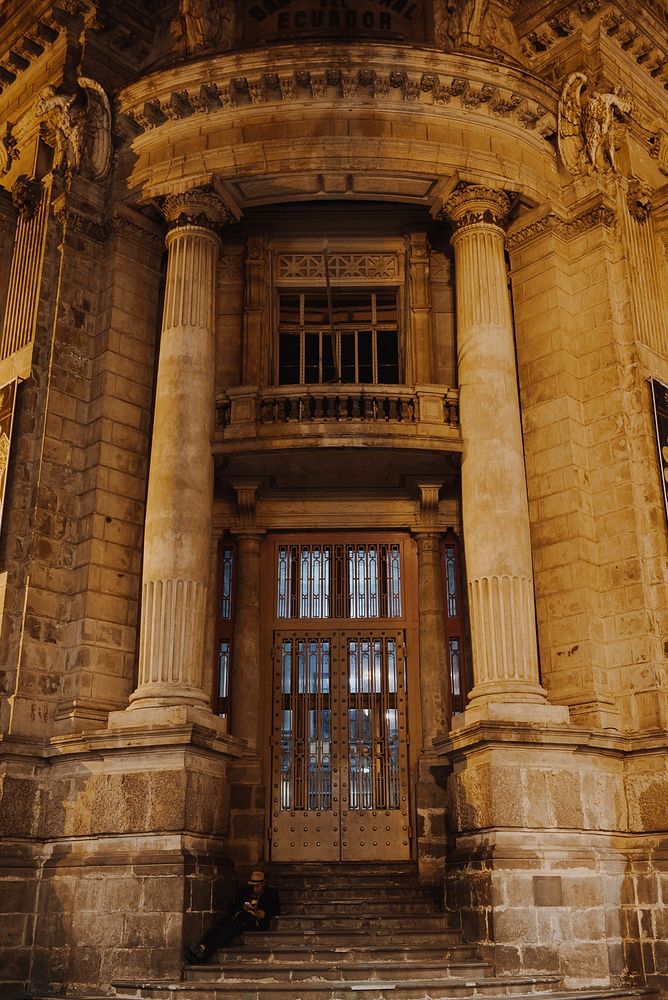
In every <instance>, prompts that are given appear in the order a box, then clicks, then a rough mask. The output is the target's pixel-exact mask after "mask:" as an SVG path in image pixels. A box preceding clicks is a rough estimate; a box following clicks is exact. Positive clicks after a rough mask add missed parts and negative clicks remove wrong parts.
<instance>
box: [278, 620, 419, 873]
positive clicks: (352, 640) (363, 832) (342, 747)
mask: <svg viewBox="0 0 668 1000" xmlns="http://www.w3.org/2000/svg"><path fill="white" fill-rule="evenodd" d="M273 728H274V736H273V773H274V778H273V794H272V831H271V833H272V837H271V842H272V858H273V860H288V859H289V860H299V859H304V860H306V859H308V860H313V859H320V860H323V861H334V860H359V861H363V860H404V859H407V858H409V856H410V844H409V810H408V732H407V712H406V669H405V651H404V641H403V631H401V630H392V629H383V628H373V629H354V630H353V629H335V630H315V629H314V630H312V631H308V630H302V629H300V630H294V631H278V632H276V633H275V634H274V727H273Z"/></svg>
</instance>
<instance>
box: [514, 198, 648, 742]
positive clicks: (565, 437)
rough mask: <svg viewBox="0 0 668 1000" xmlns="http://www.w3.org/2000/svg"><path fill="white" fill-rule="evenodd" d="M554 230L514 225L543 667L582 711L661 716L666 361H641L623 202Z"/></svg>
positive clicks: (604, 719) (633, 725) (628, 717)
mask: <svg viewBox="0 0 668 1000" xmlns="http://www.w3.org/2000/svg"><path fill="white" fill-rule="evenodd" d="M633 224H634V225H637V224H638V223H635V222H634V223H633ZM647 224H649V223H647ZM557 229H558V231H556V230H555V227H552V226H551V225H550V224H549V219H548V220H543V222H542V223H540V222H539V223H538V224H537V226H536V230H537V232H536V231H535V230H534V231H532V229H531V227H528V228H527V229H526V230H525V232H527V233H528V234H532V232H533V234H532V235H531V238H530V239H529V241H528V242H527V244H526V245H524V246H521V245H517V244H516V241H517V243H519V241H520V237H521V231H520V236H517V237H516V236H514V235H511V248H513V249H512V262H513V293H514V300H515V316H516V330H517V346H518V361H519V372H520V385H521V393H522V412H523V421H524V434H525V446H526V464H527V483H528V490H529V499H530V510H531V519H532V543H533V555H534V567H535V573H536V595H537V612H538V628H539V638H540V648H541V658H542V670H543V680H544V683H545V685H546V687H547V688H548V690H549V692H550V696H551V698H552V700H553V701H555V702H559V703H564V704H568V705H569V706H570V708H571V717H572V719H573V720H574V721H576V722H580V723H582V724H584V725H593V726H602V727H613V728H621V729H628V730H642V729H645V728H652V727H654V726H659V727H661V728H663V727H664V726H665V719H666V687H665V684H666V680H665V678H666V671H665V635H666V630H667V623H666V587H665V584H666V576H665V573H666V571H665V553H666V539H665V533H664V531H663V520H664V515H663V511H662V501H661V496H660V485H659V475H658V472H657V469H656V446H655V443H654V440H653V430H652V426H651V424H652V418H651V406H650V401H649V395H648V391H647V387H646V384H645V380H646V378H647V377H648V376H649V375H650V374H655V375H658V376H661V375H663V377H664V378H665V377H666V376H665V372H666V370H667V369H666V362H665V361H663V360H661V359H659V358H653V359H652V362H653V363H652V365H651V367H649V366H648V364H647V362H648V360H649V358H647V355H646V356H645V363H644V364H643V363H642V361H641V356H640V353H639V347H638V344H637V342H636V332H635V330H634V326H633V322H632V317H631V308H630V301H629V282H630V280H631V269H632V267H633V262H632V260H631V259H630V258H629V251H628V247H626V246H625V245H624V242H623V240H621V238H620V233H619V230H618V219H616V217H615V212H614V211H613V209H612V208H610V207H607V208H606V207H605V206H601V207H599V208H594V209H593V210H592V209H589V211H588V212H585V213H583V214H582V215H581V216H580V217H579V219H578V218H576V219H574V220H573V222H571V223H570V224H567V225H564V226H562V227H557Z"/></svg>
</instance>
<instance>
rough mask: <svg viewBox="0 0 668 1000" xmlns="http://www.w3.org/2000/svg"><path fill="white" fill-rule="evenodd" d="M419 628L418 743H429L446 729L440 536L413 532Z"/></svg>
mask: <svg viewBox="0 0 668 1000" xmlns="http://www.w3.org/2000/svg"><path fill="white" fill-rule="evenodd" d="M416 540H417V546H418V600H419V614H420V617H419V630H420V699H421V702H422V742H423V745H424V746H425V747H426V746H429V744H430V743H432V742H433V740H434V738H435V737H436V736H439V735H442V734H443V732H444V731H445V729H446V725H447V719H448V716H449V714H450V713H449V711H448V691H449V685H448V651H447V643H446V636H445V607H444V602H443V582H442V580H441V536H440V534H438V533H437V532H429V531H422V532H419V533H418V532H416Z"/></svg>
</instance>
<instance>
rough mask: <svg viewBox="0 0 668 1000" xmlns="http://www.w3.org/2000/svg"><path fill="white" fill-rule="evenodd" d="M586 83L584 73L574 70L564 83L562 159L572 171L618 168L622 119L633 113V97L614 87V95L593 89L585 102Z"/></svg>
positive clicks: (560, 124) (560, 129) (560, 130)
mask: <svg viewBox="0 0 668 1000" xmlns="http://www.w3.org/2000/svg"><path fill="white" fill-rule="evenodd" d="M586 85H587V77H586V76H585V75H584V73H571V75H570V76H569V77H568V78H567V80H566V82H565V84H564V86H563V89H562V92H561V99H560V101H559V118H558V124H557V130H558V140H559V153H560V154H561V159H562V161H563V164H564V166H565V167H566V169H567V170H568V172H569V173H571V174H582V173H585V171H586V172H588V173H591V172H592V171H606V170H612V171H616V170H617V163H616V160H615V153H616V148H617V142H618V139H619V135H618V131H619V122H620V121H623V120H624V118H625V117H626V116H627V115H629V114H630V113H631V110H632V107H633V105H632V101H631V97H630V95H629V94H628V93H627V92H626V90H625V89H624V88H623V87H615V89H614V91H613V92H612V93H611V94H599V93H598V92H597V91H593V92H592V95H591V97H590V98H589V100H588V101H583V99H582V91H583V89H584V87H586Z"/></svg>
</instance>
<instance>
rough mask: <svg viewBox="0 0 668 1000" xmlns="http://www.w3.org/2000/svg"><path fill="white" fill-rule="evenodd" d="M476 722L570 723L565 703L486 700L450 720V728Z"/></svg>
mask: <svg viewBox="0 0 668 1000" xmlns="http://www.w3.org/2000/svg"><path fill="white" fill-rule="evenodd" d="M476 722H533V723H535V724H536V725H541V726H542V725H562V726H567V725H569V723H570V713H569V711H568V707H567V706H566V705H550V704H548V703H547V702H544V703H543V704H540V703H532V702H511V701H508V702H506V701H486V702H483V703H482V704H480V705H479V704H477V703H474V704H473V705H471V706H470V707H469V708H467V709H466V710H465V711H464V712H463V713H462V714H461V715H456V716H455V717H454V719H453V720H452V729H453V730H454V729H464V728H465V727H466V726H472V725H474V724H475V723H476Z"/></svg>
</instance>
